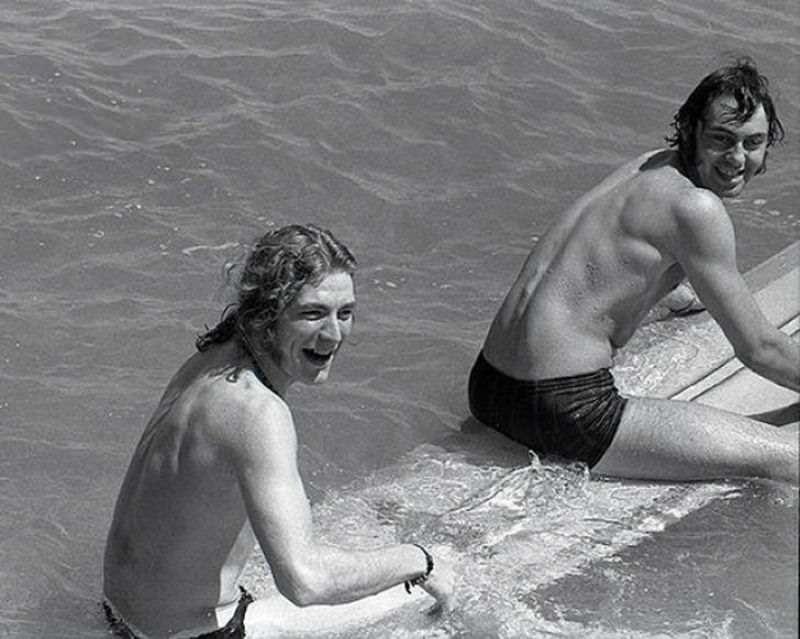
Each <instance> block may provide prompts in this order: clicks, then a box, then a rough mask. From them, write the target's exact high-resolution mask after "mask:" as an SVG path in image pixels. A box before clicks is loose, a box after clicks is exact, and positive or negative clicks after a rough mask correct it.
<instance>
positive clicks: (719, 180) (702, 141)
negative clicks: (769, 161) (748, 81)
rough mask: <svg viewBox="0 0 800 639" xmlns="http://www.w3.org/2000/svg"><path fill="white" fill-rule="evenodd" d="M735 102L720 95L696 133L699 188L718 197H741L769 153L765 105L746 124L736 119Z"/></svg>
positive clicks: (707, 111) (708, 110)
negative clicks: (746, 185) (702, 187)
mask: <svg viewBox="0 0 800 639" xmlns="http://www.w3.org/2000/svg"><path fill="white" fill-rule="evenodd" d="M735 109H736V100H735V98H734V97H733V96H728V95H724V96H720V97H719V98H717V99H716V100H714V101H713V102H712V103H711V104H710V105H709V106H708V109H707V110H706V115H705V119H704V120H703V122H701V123H700V124H699V125H698V127H697V131H696V133H695V143H696V149H697V153H696V155H695V168H696V170H697V174H698V176H699V178H700V186H704V187H705V188H707V189H709V190H711V191H713V192H714V193H716V194H717V195H718V196H719V197H734V196H737V195H739V194H740V193H741V192H742V189H743V188H744V185H745V184H747V182H749V181H750V179H751V178H752V177H753V176H754V175H755V174H756V173H757V172H758V171H759V169H761V167H762V166H763V165H764V158H765V154H766V151H767V132H768V123H767V115H766V113H765V112H764V107H763V105H758V108H756V110H755V111H754V112H753V115H752V116H751V117H750V119H749V120H747V121H746V122H744V123H741V122H736V121H734V120H733V114H734V113H735Z"/></svg>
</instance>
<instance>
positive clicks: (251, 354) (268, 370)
mask: <svg viewBox="0 0 800 639" xmlns="http://www.w3.org/2000/svg"><path fill="white" fill-rule="evenodd" d="M238 340H239V344H241V347H242V350H244V352H245V354H246V355H247V357H248V359H249V360H250V362H251V363H252V366H253V373H254V374H255V376H256V377H257V378H258V381H260V382H261V383H262V384H264V386H266V387H267V388H269V389H270V390H271V391H272V392H273V393H275V394H277V395H278V396H279V397H281V398H283V397H284V396H285V395H286V391H287V390H288V388H289V384H290V383H291V382H290V381H289V380H288V379H287V377H286V375H285V374H284V373H283V371H281V370H280V368H278V367H277V366H276V365H275V364H274V363H273V361H272V358H271V357H270V356H269V355H268V354H266V353H265V352H264V351H263V350H261V349H257V348H256V347H255V346H254V344H253V340H252V339H250V338H248V337H247V336H246V335H245V334H244V333H239V335H238Z"/></svg>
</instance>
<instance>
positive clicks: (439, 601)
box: [420, 553, 456, 614]
mask: <svg viewBox="0 0 800 639" xmlns="http://www.w3.org/2000/svg"><path fill="white" fill-rule="evenodd" d="M434 561H435V564H434V569H433V572H432V573H431V574H430V575H428V578H427V579H426V580H425V581H423V582H422V583H421V584H420V587H421V588H423V589H424V590H425V592H427V593H428V594H429V595H430V596H431V597H433V598H434V599H436V604H435V605H434V606H433V607H432V608H431V609H430V610H429V611H428V613H429V614H438V613H440V612H443V613H449V612H451V611H452V610H453V609H454V608H455V581H456V579H455V571H454V570H453V566H452V564H451V563H450V561H449V560H448V559H447V558H446V557H445V556H444V555H443V554H441V553H436V554H435V555H434Z"/></svg>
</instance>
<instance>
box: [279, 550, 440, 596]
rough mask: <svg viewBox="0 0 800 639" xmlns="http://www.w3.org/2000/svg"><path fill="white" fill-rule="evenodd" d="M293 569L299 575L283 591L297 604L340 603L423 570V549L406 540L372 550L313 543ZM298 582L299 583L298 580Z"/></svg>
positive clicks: (413, 577) (375, 591) (392, 584)
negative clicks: (311, 547) (353, 549)
mask: <svg viewBox="0 0 800 639" xmlns="http://www.w3.org/2000/svg"><path fill="white" fill-rule="evenodd" d="M303 563H304V565H303V566H302V568H300V569H299V570H298V571H297V572H298V574H303V575H304V578H303V579H295V580H292V582H293V583H291V584H284V585H285V586H288V589H289V590H290V592H283V591H284V588H283V587H280V586H281V584H280V583H279V588H280V589H281V591H282V594H284V596H286V597H288V598H289V599H290V600H292V601H293V602H294V603H296V604H297V605H301V606H304V605H314V604H341V603H347V602H351V601H356V600H357V599H361V598H363V597H368V596H370V595H374V594H377V593H379V592H382V591H384V590H387V589H389V588H391V587H393V586H396V585H399V584H402V583H403V582H406V581H409V580H412V579H415V578H417V577H419V576H420V575H422V574H424V573H425V571H426V569H427V562H426V558H425V555H424V554H423V552H422V551H421V550H420V549H419V548H417V547H415V546H413V545H410V544H403V545H397V546H389V547H385V548H380V549H375V550H355V551H350V550H344V549H340V548H336V547H332V546H322V545H319V546H316V547H315V548H314V549H313V550H310V551H309V553H308V555H307V556H306V557H305V558H304V560H303ZM301 582H302V583H301Z"/></svg>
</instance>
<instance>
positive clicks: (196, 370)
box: [104, 343, 267, 636]
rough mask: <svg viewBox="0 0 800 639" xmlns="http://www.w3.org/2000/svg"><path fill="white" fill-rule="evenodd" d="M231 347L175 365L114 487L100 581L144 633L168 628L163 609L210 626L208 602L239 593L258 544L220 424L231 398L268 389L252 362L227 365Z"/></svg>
mask: <svg viewBox="0 0 800 639" xmlns="http://www.w3.org/2000/svg"><path fill="white" fill-rule="evenodd" d="M235 348H236V346H235V344H232V343H231V344H226V345H223V346H221V347H219V348H214V349H211V350H210V351H208V352H205V353H198V354H196V355H194V356H193V357H192V358H190V359H189V360H188V361H187V362H186V364H184V366H183V367H182V368H181V369H180V370H179V371H178V373H177V374H176V375H175V377H174V378H173V379H172V380H171V382H170V384H169V386H168V387H167V390H166V391H165V393H164V396H163V397H162V398H161V401H160V403H159V405H158V407H157V409H156V411H155V413H154V415H153V417H152V418H151V420H150V422H149V423H148V425H147V427H146V429H145V432H144V434H143V435H142V438H141V440H140V442H139V444H138V446H137V448H136V451H135V453H134V456H133V459H132V461H131V464H130V467H129V468H128V472H127V474H126V476H125V479H124V482H123V485H122V488H121V490H120V495H119V499H118V501H117V506H116V509H115V513H114V520H113V523H112V525H111V529H110V531H109V536H108V542H107V545H106V554H105V570H104V572H105V575H104V576H105V583H104V589H105V594H106V596H107V597H108V598H109V600H110V601H111V602H112V603H113V604H114V606H115V607H117V608H118V609H119V612H120V613H121V614H122V615H123V616H124V617H125V619H126V620H128V621H130V622H131V623H132V624H133V625H135V626H138V627H140V628H141V629H142V630H143V631H144V630H146V631H147V632H148V634H150V633H152V634H153V635H156V636H160V635H161V634H167V632H168V631H169V630H170V628H166V627H163V628H162V627H159V625H158V624H159V622H160V621H161V620H166V619H169V620H170V622H171V625H172V628H173V629H174V628H175V627H178V628H181V627H184V628H185V627H190V628H204V627H206V626H207V627H208V628H214V627H216V625H217V623H216V618H215V616H214V611H215V609H218V608H220V607H224V606H227V605H231V604H233V603H235V601H236V599H237V598H238V590H237V588H236V581H237V579H238V577H239V575H240V573H241V571H242V569H243V568H244V565H245V563H246V561H247V559H248V557H249V556H250V554H251V553H252V551H253V548H254V545H255V537H254V535H253V533H252V530H251V528H250V525H249V524H248V518H247V512H246V509H245V505H244V502H243V500H242V496H241V494H240V489H239V485H238V483H237V477H236V475H235V473H234V471H233V470H232V469H231V467H230V465H229V464H228V463H227V461H226V459H225V453H224V450H225V447H226V442H225V433H224V427H225V424H226V422H232V421H234V419H233V418H235V413H236V412H237V410H238V409H237V405H239V404H241V403H242V402H247V401H248V398H250V397H252V396H253V395H254V394H259V393H260V394H263V393H264V392H267V391H265V390H264V387H263V386H261V385H260V384H258V383H257V382H256V380H255V378H254V376H253V374H252V373H251V372H250V371H241V372H240V373H239V374H238V376H237V375H231V374H230V373H231V372H232V369H231V366H230V362H231V361H232V356H231V353H230V352H229V351H232V349H235ZM234 361H235V360H234ZM226 362H227V363H226ZM224 412H227V413H228V415H227V419H226V416H225V415H222V414H221V413H224ZM154 613H157V614H154Z"/></svg>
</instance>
